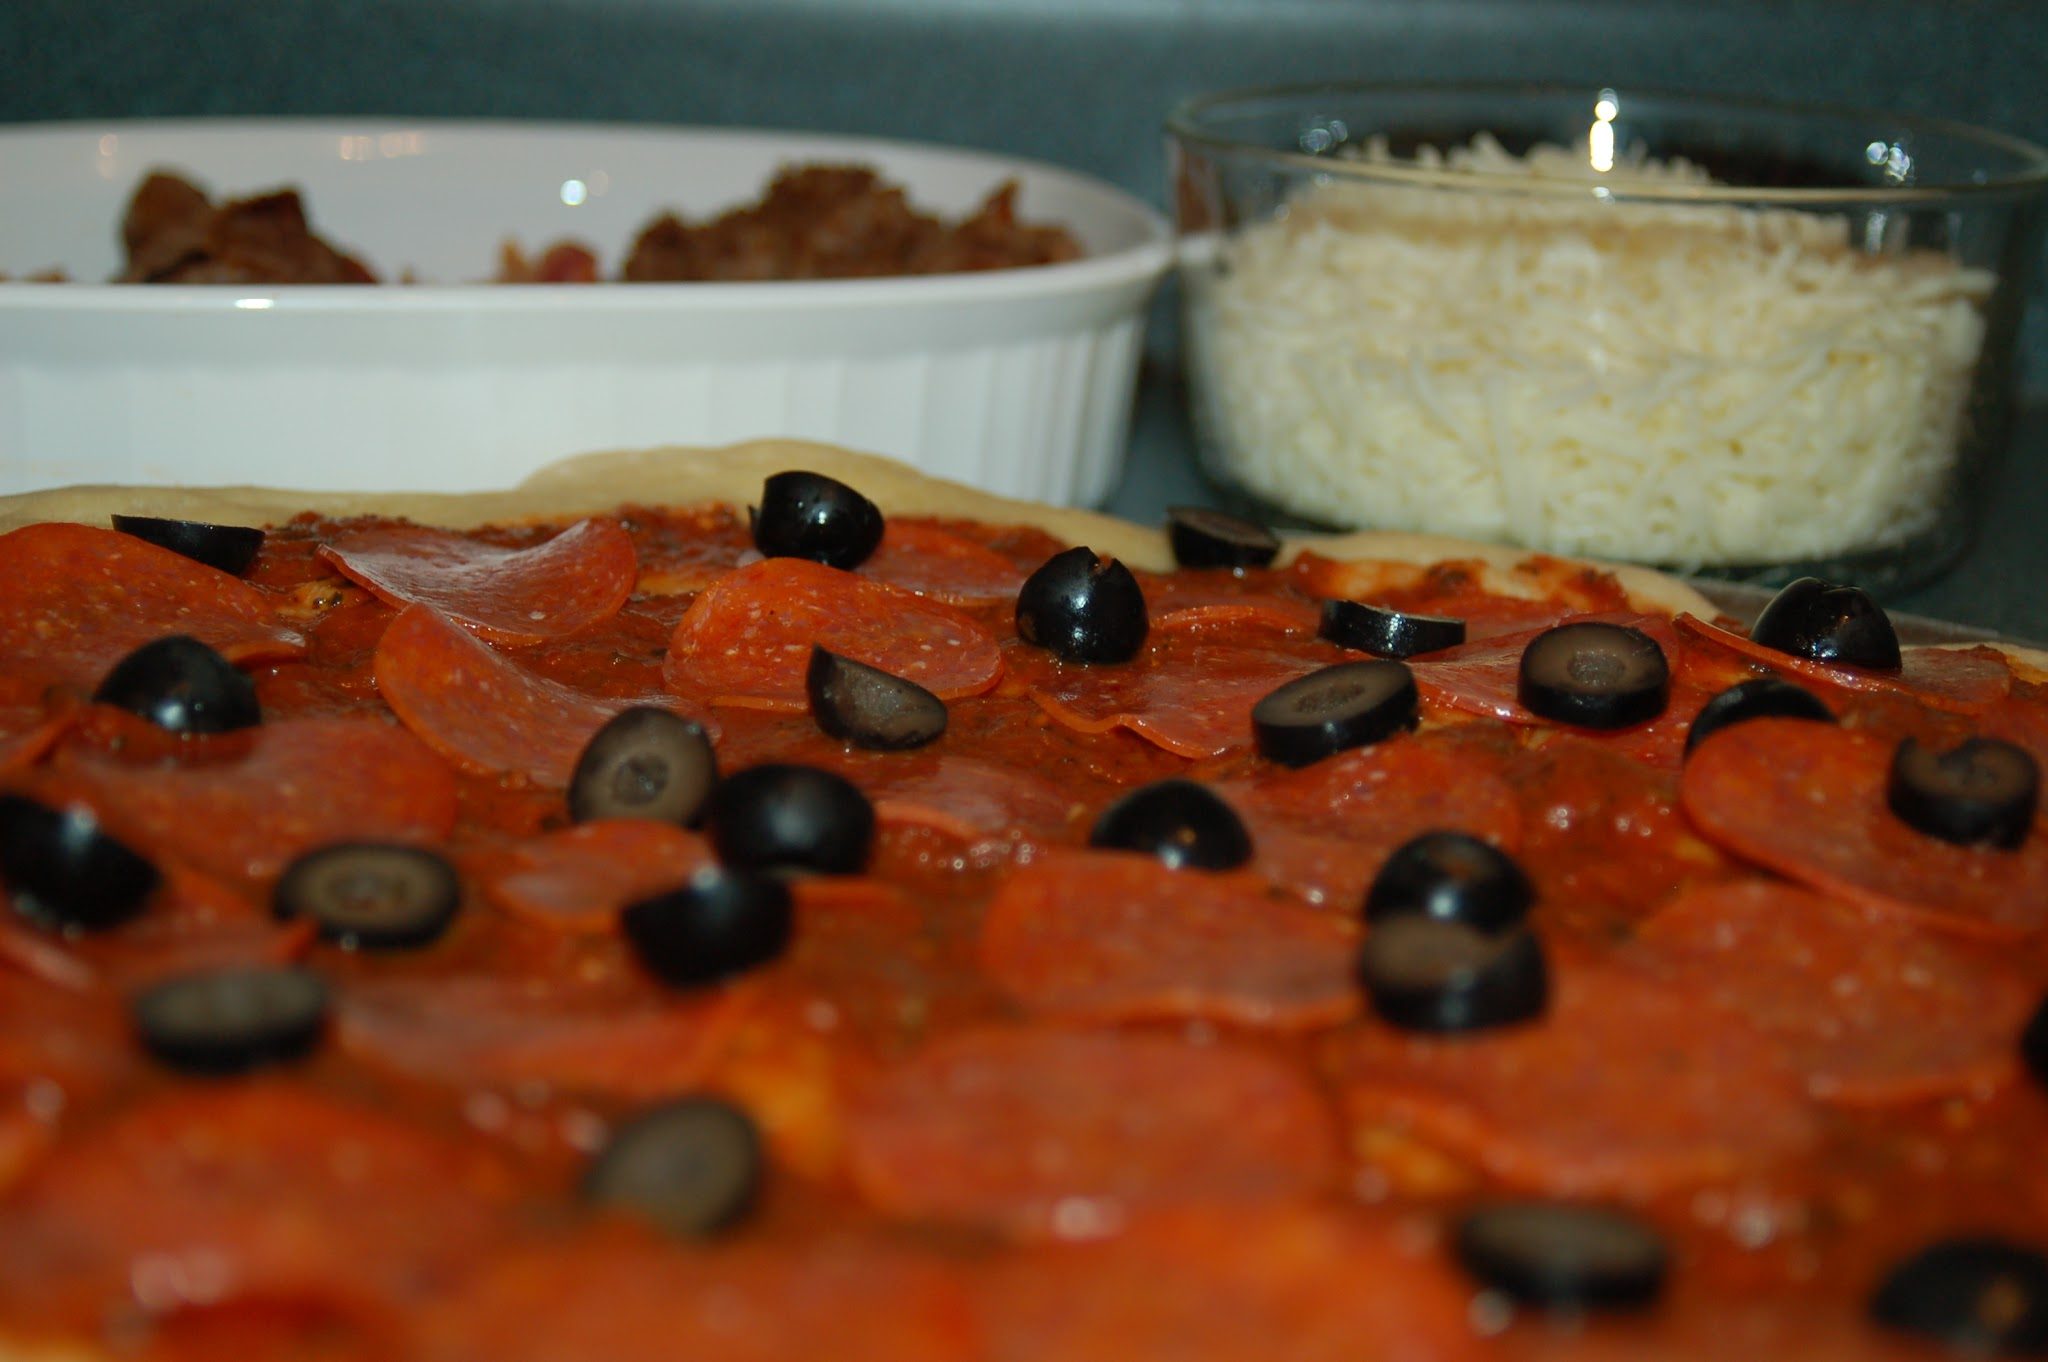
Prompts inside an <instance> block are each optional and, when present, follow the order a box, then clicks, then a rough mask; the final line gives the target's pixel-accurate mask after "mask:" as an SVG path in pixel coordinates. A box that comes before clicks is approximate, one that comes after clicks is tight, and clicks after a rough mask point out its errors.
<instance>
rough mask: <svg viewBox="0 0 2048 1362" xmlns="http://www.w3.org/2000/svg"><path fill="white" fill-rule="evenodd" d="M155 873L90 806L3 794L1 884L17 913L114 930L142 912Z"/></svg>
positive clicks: (58, 924)
mask: <svg viewBox="0 0 2048 1362" xmlns="http://www.w3.org/2000/svg"><path fill="white" fill-rule="evenodd" d="M159 878H160V877H159V876H158V874H157V869H156V867H155V866H153V865H151V864H150V863H149V862H148V861H147V860H146V859H144V858H143V857H142V856H141V855H139V854H138V853H136V852H134V851H132V850H130V849H129V848H128V847H127V846H126V845H124V844H123V843H121V842H119V841H117V840H116V839H115V838H113V837H111V836H109V835H108V834H107V833H106V832H105V831H103V830H102V829H101V827H100V824H99V820H98V819H97V818H95V817H94V816H93V813H92V811H91V810H90V809H87V808H84V807H82V806H78V805H71V806H67V807H64V808H61V809H53V808H51V807H50V806H49V805H47V804H44V803H42V802H40V801H38V800H34V799H29V798H26V797H24V796H22V795H0V882H4V883H5V886H6V889H7V892H8V894H9V895H10V896H11V897H12V899H13V901H14V907H15V910H16V911H17V912H19V913H20V914H21V915H22V916H24V917H26V918H29V919H30V920H32V921H35V922H39V923H42V924H43V925H45V926H49V927H57V928H76V929H79V930H84V931H92V930H96V929H99V928H104V927H117V926H119V925H120V924H121V923H123V922H126V921H128V920H129V919H130V918H132V917H134V916H135V915H136V914H137V913H139V912H141V911H142V908H143V905H144V904H145V903H147V902H148V901H149V896H150V895H151V894H152V893H154V892H155V891H156V887H157V883H158V880H159Z"/></svg>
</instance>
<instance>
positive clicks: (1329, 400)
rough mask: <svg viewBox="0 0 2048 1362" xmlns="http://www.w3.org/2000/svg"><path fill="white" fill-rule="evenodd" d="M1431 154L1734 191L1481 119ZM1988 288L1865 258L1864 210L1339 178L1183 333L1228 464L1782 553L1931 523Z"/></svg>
mask: <svg viewBox="0 0 2048 1362" xmlns="http://www.w3.org/2000/svg"><path fill="white" fill-rule="evenodd" d="M1365 156H1366V157H1367V158H1368V159H1381V160H1384V159H1386V149H1385V147H1384V145H1370V144H1369V145H1368V146H1367V147H1366V149H1365ZM1421 159H1422V160H1424V161H1425V163H1427V162H1431V161H1435V162H1438V163H1441V164H1447V165H1449V166H1450V167H1451V168H1453V169H1458V168H1472V169H1478V170H1484V171H1486V172H1488V173H1489V174H1492V175H1501V174H1522V175H1529V176H1537V177H1543V178H1560V177H1567V176H1571V177H1578V178H1585V179H1590V180H1596V181H1597V182H1598V183H1600V184H1603V185H1607V186H1610V187H1611V190H1612V192H1616V193H1620V192H1622V191H1624V190H1625V189H1626V188H1627V187H1628V186H1629V185H1630V184H1631V183H1632V182H1641V181H1659V182H1665V183H1670V182H1682V183H1698V184H1707V183H1711V182H1710V181H1709V180H1708V179H1707V177H1706V176H1705V175H1704V174H1703V173H1702V172H1701V171H1700V170H1699V169H1698V168H1697V167H1695V166H1692V165H1689V164H1687V163H1685V162H1682V161H1672V162H1655V161H1649V160H1647V159H1644V158H1642V157H1641V156H1640V154H1638V155H1636V156H1635V157H1632V158H1630V159H1629V160H1628V161H1626V162H1625V163H1624V164H1623V165H1621V166H1619V167H1617V168H1616V169H1615V170H1613V171H1610V172H1608V173H1605V174H1601V175H1595V173H1594V172H1593V171H1592V170H1591V168H1590V167H1589V166H1588V165H1587V161H1586V157H1585V156H1584V155H1583V153H1582V154H1579V155H1577V156H1574V155H1572V154H1570V153H1567V152H1565V151H1564V150H1563V149H1561V148H1556V147H1549V148H1537V149H1535V150H1534V151H1532V152H1531V153H1530V154H1529V155H1528V156H1527V157H1516V156H1513V155H1510V154H1509V153H1507V152H1506V151H1504V150H1503V149H1502V148H1501V147H1500V146H1499V144H1498V143H1496V142H1493V141H1492V140H1491V139H1487V138H1481V139H1479V140H1477V141H1475V142H1474V144H1473V145H1472V146H1471V147H1470V148H1459V149H1457V150H1455V151H1454V152H1452V153H1451V155H1450V156H1449V157H1447V158H1445V157H1439V156H1437V155H1436V154H1434V153H1425V154H1424V156H1423V157H1422V158H1421ZM1861 230H1863V231H1865V232H1867V231H1868V230H1869V224H1868V223H1864V224H1862V225H1861ZM1862 244H1863V245H1865V246H1866V247H1867V246H1868V245H1869V244H1871V243H1868V242H1865V243H1862ZM1992 284H1993V279H1992V277H1991V275H1990V274H1988V273H1987V272H1985V271H1981V270H1972V269H1963V268H1960V267H1959V266H1957V265H1956V264H1955V263H1953V262H1952V261H1950V260H1949V259H1948V258H1946V257H1945V256H1942V255H1939V254H1938V253H1934V252H1929V251H1913V252H1900V251H1893V252H1892V253H1889V254H1882V253H1871V252H1870V251H1869V250H1867V249H1854V248H1852V243H1851V241H1850V223H1849V222H1848V221H1847V220H1846V219H1844V218H1841V217H1833V216H1822V215H1819V214H1813V213H1802V212H1797V211H1793V210H1787V209H1753V208H1740V207H1731V206H1728V205H1726V204H1707V205H1694V204H1689V203H1673V202H1668V201H1667V202H1659V203H1645V202H1643V201H1641V200H1627V199H1620V200H1613V201H1608V200H1603V199H1599V198H1595V197H1593V196H1590V195H1589V196H1586V197H1584V198H1580V197H1577V196H1573V197H1571V198H1559V197H1555V196H1550V197H1544V196H1516V195H1513V194H1506V193H1468V192H1462V191H1457V190H1442V189H1432V188H1424V187H1409V186H1387V185H1380V184H1370V185H1368V184H1359V183H1348V182H1347V183H1334V182H1333V183H1326V184H1321V185H1317V186H1315V187H1314V188H1312V189H1310V190H1308V191H1306V192H1304V193H1302V194H1300V195H1297V196H1296V197H1295V198H1294V199H1293V200H1292V201H1291V202H1290V203H1289V204H1288V205H1287V206H1286V209H1285V210H1284V212H1283V213H1282V214H1280V215H1279V216H1277V217H1276V218H1274V219H1273V220H1271V221H1268V222H1264V223H1261V224H1258V225H1256V226H1253V227H1250V228H1247V229H1245V230H1244V231H1243V232H1242V233H1240V234H1239V235H1238V236H1237V237H1236V238H1235V239H1234V240H1232V241H1230V242H1229V243H1227V244H1225V245H1224V246H1223V247H1222V248H1221V250H1220V253H1219V255H1218V257H1217V261H1216V267H1215V268H1214V269H1213V270H1201V269H1198V270H1194V271H1191V278H1190V281H1189V302H1190V307H1191V309H1192V315H1193V323H1194V324H1193V325H1192V326H1191V327H1190V328H1189V331H1190V336H1189V343H1190V345H1191V347H1192V348H1193V352H1194V359H1195V363H1196V364H1197V366H1198V369H1199V372H1200V373H1201V374H1203V375H1204V376H1205V382H1204V384H1203V385H1202V388H1203V410H1202V412H1201V421H1202V424H1203V425H1204V427H1205V431H1206V435H1207V438H1208V440H1209V443H1210V445H1211V451H1212V457H1218V458H1220V459H1221V460H1222V461H1223V462H1224V468H1225V471H1226V472H1227V473H1228V474H1229V475H1230V476H1231V477H1233V478H1234V479H1236V480H1237V481H1239V482H1240V483H1242V484H1243V485H1244V486H1245V487H1246V488H1247V489H1248V490H1250V491H1251V492H1253V493H1255V494H1256V495H1258V496H1260V497H1262V498H1264V499H1265V500H1267V501H1269V502H1271V503H1273V504H1276V505H1279V506H1282V507H1284V508H1285V509H1287V510H1290V511H1292V512H1294V513H1296V514H1298V515H1303V516H1307V517H1309V518H1312V519H1315V520H1319V521H1323V522H1326V523H1329V522H1334V523H1339V524H1345V525H1351V526H1375V527H1381V528H1398V529H1412V530H1424V531H1431V532H1436V533H1443V534H1455V535H1464V536H1468V537H1472V538H1479V539H1490V540H1505V541H1508V542H1512V543H1517V544H1522V545H1527V546H1530V547H1535V548H1544V549H1551V550H1556V551H1559V552H1567V553H1581V554H1593V555H1601V556H1608V557H1616V558H1633V559H1639V560H1646V561H1652V562H1659V563H1667V564H1674V565H1682V566H1696V565H1711V564H1733V563H1753V562H1771V561H1787V560H1791V559H1795V558H1801V557H1814V556H1821V555H1826V554H1830V553H1839V552H1844V551H1850V550H1860V549H1867V548H1875V547H1881V546H1884V545H1888V544H1895V543H1899V542H1901V541H1903V540H1906V539H1909V538H1910V537H1911V536H1913V535H1914V534H1915V533H1916V532H1919V531H1921V530H1924V529H1926V528H1927V527H1928V526H1929V524H1930V523H1931V522H1932V521H1933V519H1934V517H1935V515H1936V514H1937V512H1938V510H1939V507H1940V504H1941V502H1942V500H1943V499H1944V497H1945V496H1947V495H1948V484H1949V478H1950V474H1951V472H1952V469H1953V467H1954V463H1955V459H1956V451H1957V445H1958V442H1959V440H1960V438H1961V436H1962V434H1963V423H1964V409H1965V405H1966V400H1967V397H1968V392H1969V387H1970V382H1971V376H1972V371H1973V369H1974V367H1975V365H1976V361H1977V353H1978V349H1979V347H1980V345H1981V343H1982V340H1983V331H1984V326H1983V320H1982V317H1981V314H1980V311H1979V306H1980V304H1981V303H1982V301H1983V300H1984V299H1985V298H1986V297H1987V296H1988V295H1989V293H1990V291H1991V287H1992Z"/></svg>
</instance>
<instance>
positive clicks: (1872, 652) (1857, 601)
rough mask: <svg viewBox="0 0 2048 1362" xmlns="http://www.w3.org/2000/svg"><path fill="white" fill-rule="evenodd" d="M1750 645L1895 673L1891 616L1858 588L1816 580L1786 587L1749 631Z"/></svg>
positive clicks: (1896, 639) (1895, 639)
mask: <svg viewBox="0 0 2048 1362" xmlns="http://www.w3.org/2000/svg"><path fill="white" fill-rule="evenodd" d="M1749 637H1750V641H1751V642H1753V643H1757V644H1760V645H1762V646H1763V647H1766V648H1775V649H1776V650H1777V651H1779V652H1781V653H1789V654H1790V655H1791V656H1793V657H1804V658H1809V659H1811V660H1813V661H1815V662H1839V663H1843V664H1846V665H1848V666H1851V667H1869V668H1873V669H1875V670H1878V671H1894V672H1895V671H1897V670H1898V669H1899V636H1898V634H1897V633H1895V632H1894V631H1893V629H1892V621H1891V617H1890V616H1889V615H1887V614H1885V613H1884V610H1883V609H1882V608H1881V607H1880V606H1879V605H1878V603H1877V602H1876V601H1874V600H1872V599H1871V598H1870V594H1869V593H1868V592H1866V591H1864V590H1863V588H1862V587H1857V586H1839V585H1837V584H1835V583H1833V582H1823V581H1822V580H1821V579H1820V578H1818V577H1801V578H1799V579H1798V580H1797V581H1794V582H1789V583H1787V584H1786V585H1785V587H1784V588H1783V589H1782V590H1780V591H1779V592H1778V594H1777V595H1775V596H1773V597H1771V603H1770V604H1769V605H1767V606H1765V607H1764V608H1763V613H1762V614H1760V615H1758V616H1757V617H1756V623H1755V624H1752V625H1751V626H1750V627H1749Z"/></svg>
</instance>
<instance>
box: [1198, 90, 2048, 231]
mask: <svg viewBox="0 0 2048 1362" xmlns="http://www.w3.org/2000/svg"><path fill="white" fill-rule="evenodd" d="M1608 90H1613V91H1617V92H1618V94H1619V96H1620V98H1622V99H1624V100H1629V99H1639V100H1644V101H1650V102H1654V103H1657V104H1660V105H1663V106H1666V107H1667V108H1673V109H1675V110H1677V111H1684V112H1693V113H1710V112H1713V111H1716V110H1719V111H1723V112H1739V113H1742V114H1745V115H1751V116H1754V115H1758V114H1761V115H1764V116H1766V117H1771V118H1778V119H1784V120H1788V121H1807V120H1843V121H1857V120H1869V121H1872V122H1874V123H1881V124H1882V125H1883V126H1884V127H1885V128H1886V129H1887V130H1888V131H1890V132H1892V133H1896V132H1908V133H1912V132H1922V133H1933V134H1939V135H1941V136H1944V137H1950V138H1955V139H1958V140H1960V141H1964V142H1968V143H1974V144H1976V145H1978V146H1982V147H1989V148H1995V149H1997V150H1998V151H2000V152H2002V153H2004V154H2005V155H2008V156H2012V157H2015V158H2017V159H2018V160H2019V161H2020V162H2021V163H2022V164H2021V165H2020V166H2019V168H2018V169H2015V170H2011V171H2008V172H2005V173H2003V174H1998V175H1989V176H1987V177H1986V178H1984V179H1981V180H1952V181H1948V182H1943V183H1933V184H1902V185H1868V186H1853V187H1852V186H1844V187H1828V188H1789V187H1782V186H1764V185H1740V184H1711V185H1701V184H1640V183H1637V184H1630V185H1628V186H1626V187H1611V188H1610V187H1609V186H1607V185H1604V184H1601V183H1599V182H1598V181H1582V180H1563V179H1539V178H1534V177H1529V176H1521V175H1500V174H1495V173H1493V172H1490V171H1483V170H1478V171H1474V170H1446V169H1441V168H1434V167H1428V166H1420V165H1416V164H1415V163H1413V162H1384V163H1382V162H1365V161H1354V160H1348V159H1343V158H1338V157H1332V156H1318V155H1314V154H1311V153H1309V152H1302V151H1286V150H1281V149H1279V148H1276V147H1271V146H1266V145H1263V144H1260V143H1257V142H1248V141H1244V140H1241V139H1239V138H1236V137H1231V136H1229V135H1227V134H1224V133H1219V132H1216V131H1214V130H1213V129H1211V128H1209V127H1206V126H1205V125H1204V123H1203V120H1204V118H1205V117H1207V116H1210V115H1213V114H1215V113H1217V112H1219V111H1221V110H1223V109H1225V108H1228V107H1231V106H1237V105H1252V104H1258V103H1266V104H1285V103H1288V102H1296V103H1298V102H1301V101H1304V100H1307V99H1309V98H1311V97H1320V98H1324V99H1334V98H1344V97H1359V96H1370V97H1383V98H1392V99H1396V100H1400V99H1404V98H1406V99H1419V98H1424V97H1428V98H1445V97H1449V98H1458V97H1468V98H1492V99H1499V98H1510V99H1514V100H1517V101H1521V102H1527V103H1536V102H1541V101H1545V100H1560V99H1566V98H1572V99H1584V98H1588V97H1597V96H1598V95H1599V94H1600V93H1602V92H1604V91H1608ZM1165 130H1166V132H1167V133H1168V134H1169V135H1170V136H1171V137H1173V138H1174V139H1176V140H1177V141H1180V142H1183V143H1188V144H1191V145H1195V146H1199V147H1203V148H1206V149H1208V150H1210V151H1213V152H1218V153H1223V154H1226V155H1233V156H1247V157H1256V158H1259V159H1262V160H1266V161H1270V162H1271V163H1273V164H1274V165H1276V166H1282V167H1287V168H1291V169H1298V170H1305V171H1309V172H1311V173H1314V174H1317V175H1322V176H1327V177H1342V178H1344V179H1350V180H1358V181H1363V182H1378V183H1384V184H1400V185H1410V186H1417V187H1425V188H1437V189H1455V190H1462V191H1465V192H1468V193H1470V192H1475V191H1485V192H1509V193H1514V194H1519V195H1529V196H1551V197H1565V198H1582V197H1586V196H1588V195H1591V196H1593V197H1597V198H1601V199H1616V200H1635V201H1648V202H1657V201H1662V202H1666V203H1695V204H1697V203H1731V202H1732V203H1749V204H1778V205H1783V206H1786V207H1794V208H1798V207H1824V206H1840V205H1848V204H1922V205H1925V204H1935V203H1943V202H1949V201H1954V200H1959V199H1976V200H1986V199H2001V198H2003V199H2011V198H2025V197H2028V196H2030V195H2038V194H2040V193H2041V192H2042V190H2043V189H2044V188H2048V147H2043V146H2041V145H2039V144H2038V143H2035V142H2031V141H2028V140H2027V139H2025V138H2023V137H2015V136H2013V135H2012V134H2010V133H2003V132H1998V131H1995V130H1993V129H1990V128H1985V127H1980V126H1978V125H1976V124H1973V123H1964V122H1960V121H1957V120H1954V119H1947V118H1937V117H1931V116H1926V115H1920V114H1901V113H1889V112H1886V111H1884V110H1880V109H1872V108H1865V107H1857V106H1854V105H1831V104H1803V103H1798V102H1795V101H1786V100H1771V99H1756V98H1750V97H1747V96H1728V95H1713V94H1702V93H1696V92H1692V91H1686V90H1678V89H1670V88H1665V87H1657V86H1603V85H1594V84H1591V83H1584V84H1580V83H1564V82H1547V83H1533V84H1532V83H1527V82H1503V81H1454V82H1444V81H1311V82H1302V83H1295V84H1278V85H1247V86H1239V87H1236V88H1233V89H1227V90H1216V91H1211V92H1209V93H1206V94H1199V95H1192V96H1189V97H1188V98H1185V99H1182V100H1180V101H1179V102H1178V103H1176V104H1175V105H1174V106H1173V107H1172V108H1171V109H1170V110H1168V112H1167V115H1166V122H1165ZM1475 131H1477V130H1476V129H1475Z"/></svg>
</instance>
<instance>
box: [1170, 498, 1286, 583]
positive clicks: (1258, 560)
mask: <svg viewBox="0 0 2048 1362" xmlns="http://www.w3.org/2000/svg"><path fill="white" fill-rule="evenodd" d="M1166 537H1167V539H1168V541H1169V542H1171V543H1172V545H1173V561H1174V562H1176V563H1179V564H1180V565H1181V566H1182V567H1189V568H1246V567H1264V566H1266V565H1267V564H1268V563H1270V562H1272V561H1273V560H1274V559H1275V558H1276V557H1278V556H1279V554H1280V540H1279V538H1278V537H1277V536H1275V535H1274V533H1273V532H1272V531H1271V530H1269V529H1267V528H1266V527H1265V526H1264V525H1258V524H1254V523H1253V522H1252V521H1249V520H1246V519H1244V518H1243V517H1242V516H1234V515H1230V514H1228V513H1226V512H1223V511H1212V510H1210V509H1209V508H1207V507H1206V506H1169V507H1167V508H1166Z"/></svg>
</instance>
